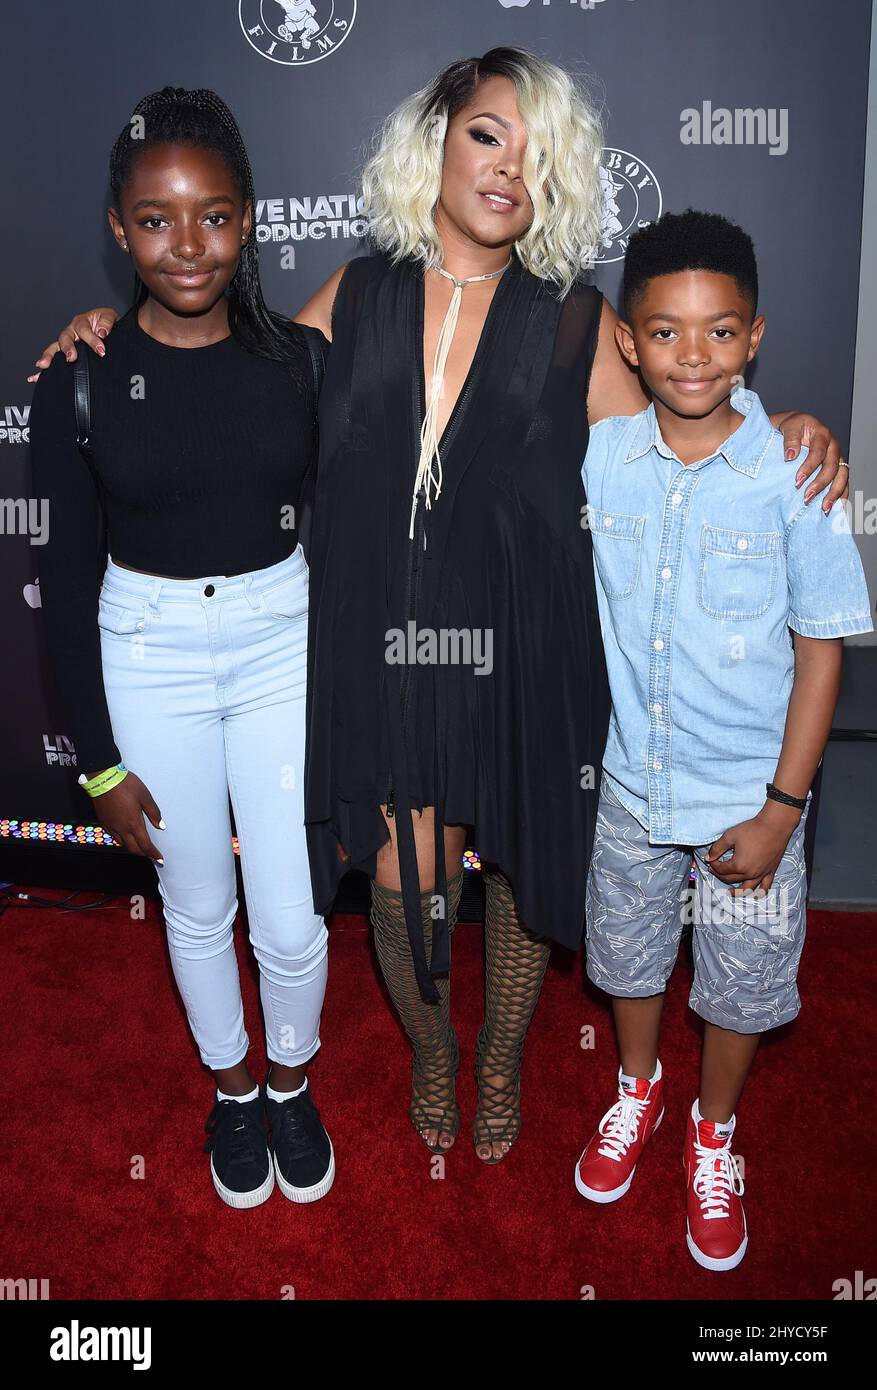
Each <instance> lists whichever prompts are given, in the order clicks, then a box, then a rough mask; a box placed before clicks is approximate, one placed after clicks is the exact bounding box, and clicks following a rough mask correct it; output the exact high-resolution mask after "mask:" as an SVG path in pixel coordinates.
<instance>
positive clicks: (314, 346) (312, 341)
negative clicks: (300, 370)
mask: <svg viewBox="0 0 877 1390" xmlns="http://www.w3.org/2000/svg"><path fill="white" fill-rule="evenodd" d="M298 327H299V328H300V329H301V331H302V332H303V333H304V335H305V342H306V343H307V345H308V353H309V354H310V359H311V371H312V372H313V375H314V399H315V400H319V398H320V391H321V390H322V387H323V377H324V376H325V375H326V340H325V338H324V337H323V335H322V333H321V332H320V330H319V329H318V328H311V326H310V324H308V323H300V324H299V325H298Z"/></svg>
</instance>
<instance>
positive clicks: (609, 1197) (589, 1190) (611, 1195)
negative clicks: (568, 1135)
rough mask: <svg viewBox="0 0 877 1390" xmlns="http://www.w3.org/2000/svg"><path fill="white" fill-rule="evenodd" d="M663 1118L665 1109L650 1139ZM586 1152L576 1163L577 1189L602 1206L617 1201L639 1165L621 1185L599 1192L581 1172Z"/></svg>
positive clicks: (589, 1199) (634, 1166) (584, 1151)
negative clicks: (584, 1179) (585, 1179)
mask: <svg viewBox="0 0 877 1390" xmlns="http://www.w3.org/2000/svg"><path fill="white" fill-rule="evenodd" d="M663 1118H664V1111H663V1110H662V1111H661V1113H660V1115H659V1116H658V1118H657V1120H656V1121H655V1128H654V1129H653V1130H652V1133H651V1134H650V1135H649V1138H650V1139H651V1138H652V1136H653V1135H655V1134H657V1132H658V1130H659V1129H660V1128H661V1121H662V1120H663ZM586 1153H587V1149H586V1148H585V1149H583V1150H582V1152H581V1153H580V1154H579V1161H578V1163H577V1164H576V1171H575V1180H576V1190H577V1191H578V1192H580V1193H581V1194H582V1196H583V1197H587V1199H588V1201H589V1202H599V1203H600V1205H601V1206H605V1205H606V1204H607V1203H608V1202H617V1201H618V1199H619V1197H623V1196H624V1194H625V1192H627V1190H628V1188H629V1187H630V1184H631V1183H632V1182H633V1175H634V1173H635V1172H636V1170H637V1167H638V1165H637V1164H636V1163H635V1164H634V1165H633V1167H632V1168H631V1170H630V1173H629V1174H628V1176H627V1179H626V1181H625V1182H623V1183H622V1184H621V1186H620V1187H613V1188H612V1189H611V1191H609V1192H599V1191H598V1190H597V1189H596V1188H595V1187H588V1185H587V1184H586V1183H585V1182H583V1181H582V1177H581V1174H580V1173H579V1165H580V1164H581V1161H582V1159H583V1158H584V1156H585V1154H586Z"/></svg>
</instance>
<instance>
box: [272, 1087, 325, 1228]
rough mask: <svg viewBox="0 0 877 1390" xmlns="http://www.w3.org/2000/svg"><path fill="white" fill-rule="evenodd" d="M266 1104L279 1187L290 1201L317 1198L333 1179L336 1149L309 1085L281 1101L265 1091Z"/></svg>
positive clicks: (314, 1200) (316, 1200)
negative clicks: (333, 1146)
mask: <svg viewBox="0 0 877 1390" xmlns="http://www.w3.org/2000/svg"><path fill="white" fill-rule="evenodd" d="M265 1104H266V1106H267V1109H268V1119H269V1120H270V1122H271V1149H272V1152H273V1154H274V1169H275V1172H276V1173H277V1181H278V1183H279V1184H280V1191H281V1192H282V1193H283V1195H284V1197H288V1198H289V1200H290V1201H291V1202H318V1201H319V1200H320V1198H321V1197H325V1195H326V1193H327V1192H328V1191H329V1188H330V1187H331V1186H332V1184H333V1182H334V1181H335V1153H334V1150H333V1148H332V1140H331V1139H330V1138H329V1136H328V1134H327V1133H326V1131H325V1129H324V1128H323V1125H322V1122H321V1120H320V1114H319V1111H318V1110H317V1107H316V1106H315V1105H314V1102H313V1100H312V1099H311V1092H310V1087H309V1086H308V1087H307V1088H306V1089H305V1090H304V1091H302V1093H301V1095H300V1096H290V1098H289V1100H284V1101H277V1100H272V1099H271V1097H270V1096H269V1095H267V1094H266V1095H265Z"/></svg>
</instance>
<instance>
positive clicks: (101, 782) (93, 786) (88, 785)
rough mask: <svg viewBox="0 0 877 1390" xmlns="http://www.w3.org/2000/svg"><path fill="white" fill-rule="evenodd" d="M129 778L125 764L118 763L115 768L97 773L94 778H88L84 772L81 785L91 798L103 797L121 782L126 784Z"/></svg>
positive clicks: (80, 781) (80, 780) (80, 779)
mask: <svg viewBox="0 0 877 1390" xmlns="http://www.w3.org/2000/svg"><path fill="white" fill-rule="evenodd" d="M127 776H128V769H127V768H126V766H125V764H124V763H118V764H117V765H116V766H115V767H107V768H104V770H103V772H98V773H95V775H94V777H91V778H88V777H86V775H85V773H84V772H83V773H82V774H81V776H80V777H79V779H78V780H79V785H80V786H81V787H82V789H83V791H86V792H88V795H89V796H103V794H104V792H108V791H111V790H112V788H113V787H117V786H118V785H119V783H120V782H124V780H125V778H126V777H127Z"/></svg>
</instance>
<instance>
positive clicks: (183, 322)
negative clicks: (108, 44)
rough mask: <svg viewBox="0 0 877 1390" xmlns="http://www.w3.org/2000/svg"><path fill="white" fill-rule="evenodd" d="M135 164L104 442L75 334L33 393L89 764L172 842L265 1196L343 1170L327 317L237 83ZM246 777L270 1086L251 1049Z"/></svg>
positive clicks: (314, 1195) (196, 981) (99, 388)
mask: <svg viewBox="0 0 877 1390" xmlns="http://www.w3.org/2000/svg"><path fill="white" fill-rule="evenodd" d="M110 181H111V187H112V194H113V206H112V207H111V208H110V210H109V221H110V226H111V228H112V232H113V235H114V237H115V239H116V242H117V243H118V245H119V247H120V248H121V250H122V252H124V253H125V254H126V255H128V256H130V258H131V260H132V262H133V265H134V270H135V298H134V305H133V307H132V308H131V309H130V310H129V311H128V313H127V314H125V315H124V316H123V318H122V319H121V320H120V322H119V325H118V328H117V330H116V333H115V335H114V338H113V351H112V354H110V355H107V356H106V357H104V358H102V359H101V360H94V359H92V360H91V362H90V378H91V393H92V400H91V415H92V441H91V442H92V450H91V458H90V466H89V465H87V464H86V461H85V460H84V459H83V457H82V455H81V454H80V452H79V450H78V449H77V445H76V437H75V419H74V408H73V402H74V381H73V368H72V367H71V366H70V365H68V363H67V362H65V360H64V357H63V356H62V355H59V356H58V357H57V358H56V359H55V361H54V362H53V363H52V366H51V367H50V368H49V370H48V371H47V372H45V373H44V374H43V375H42V377H41V379H40V381H39V383H38V385H37V388H36V391H35V393H34V400H33V407H32V412H31V429H32V434H31V457H32V466H33V492H34V495H35V496H38V497H42V498H46V499H47V500H48V504H49V527H50V539H49V543H48V545H46V546H45V548H43V549H42V550H41V552H40V555H41V560H40V580H41V592H42V596H43V611H44V614H45V619H44V620H45V625H46V632H47V637H48V642H49V647H50V652H51V656H52V659H53V663H54V667H55V671H56V675H57V679H58V683H59V686H60V690H61V693H62V696H63V698H64V700H65V702H66V704H67V707H68V711H69V719H70V726H71V728H72V730H73V733H74V739H75V743H76V749H77V755H78V765H79V768H80V769H81V771H82V775H81V776H80V779H79V780H80V782H82V783H83V785H84V787H85V790H86V791H87V792H88V793H89V794H90V795H91V796H93V798H94V801H95V812H96V815H97V816H98V817H99V819H100V821H101V824H102V825H104V826H105V827H106V828H107V829H108V830H110V831H111V833H112V834H113V836H114V838H115V839H116V840H117V841H118V842H120V843H122V844H124V845H125V846H126V847H127V848H128V849H129V850H131V851H132V852H134V853H140V854H145V855H147V856H148V857H150V858H151V859H153V860H154V861H155V863H156V866H157V872H158V880H159V886H160V891H161V896H162V900H163V904H164V916H165V921H166V924H167V935H168V943H169V947H170V956H171V961H172V965H173V970H174V975H175V977H176V980H177V984H178V986H179V989H180V993H181V995H182V998H183V1002H184V1004H185V1008H186V1013H187V1015H188V1019H189V1024H190V1026H191V1029H192V1032H193V1034H194V1037H195V1041H196V1043H197V1045H198V1049H199V1052H200V1055H201V1059H202V1061H203V1062H204V1064H205V1065H206V1066H207V1067H209V1068H210V1069H211V1070H212V1072H213V1074H214V1076H215V1078H216V1086H217V1089H216V1103H215V1105H214V1106H213V1108H212V1111H211V1113H210V1117H209V1120H208V1125H207V1128H208V1131H209V1136H210V1137H209V1139H208V1142H207V1145H206V1148H207V1149H208V1150H209V1151H210V1152H211V1173H212V1176H213V1182H214V1185H215V1188H216V1191H217V1192H218V1194H219V1196H220V1197H221V1198H222V1200H223V1201H224V1202H226V1203H228V1204H229V1205H230V1206H233V1207H253V1206H257V1205H258V1204H259V1203H261V1202H264V1201H266V1200H267V1198H268V1197H269V1195H270V1193H271V1191H272V1188H273V1186H274V1181H275V1175H276V1178H277V1181H278V1183H279V1185H280V1188H281V1190H282V1192H283V1193H284V1195H285V1196H286V1197H288V1198H289V1199H290V1200H292V1201H294V1202H312V1201H316V1200H317V1199H318V1198H320V1197H323V1196H325V1194H326V1193H327V1192H328V1191H329V1188H330V1187H331V1186H332V1182H333V1179H334V1173H335V1165H334V1157H333V1152H332V1145H331V1142H330V1140H329V1136H328V1135H327V1133H326V1131H325V1129H324V1128H323V1125H322V1124H321V1122H320V1118H319V1114H318V1112H317V1109H316V1107H315V1105H314V1103H313V1099H312V1097H311V1095H310V1092H309V1089H308V1081H307V1077H306V1070H307V1064H308V1062H309V1061H310V1059H311V1058H312V1057H313V1056H314V1054H315V1052H316V1051H317V1049H318V1048H319V1046H320V1040H319V1023H320V1010H321V1007H322V1003H323V995H324V991H325V985H326V945H327V943H326V938H327V932H326V927H325V924H324V922H323V920H322V918H321V917H320V916H319V915H317V914H316V913H315V912H314V910H313V904H312V900H311V889H310V880H309V876H308V862H307V851H306V845H305V832H304V820H303V806H302V782H303V762H304V734H305V677H306V658H307V606H308V567H307V564H306V561H305V558H304V555H303V552H302V549H301V546H300V544H299V543H298V538H297V534H296V529H295V508H296V505H297V503H298V500H299V493H300V490H301V486H302V481H303V479H304V476H305V473H306V470H307V469H308V467H309V465H310V463H311V459H312V455H313V451H314V448H315V442H316V432H315V414H314V374H313V369H312V366H311V356H310V352H309V348H308V344H307V341H306V333H308V332H311V333H313V330H303V329H301V328H300V327H298V326H297V325H294V324H291V323H289V322H286V321H284V320H282V319H281V318H279V317H278V316H277V315H275V314H272V313H271V312H270V310H268V309H267V308H266V306H265V303H264V300H263V298H262V291H261V287H260V284H259V271H258V262H257V250H256V243H255V234H254V226H253V206H254V204H253V183H252V176H251V173H250V165H249V161H248V159H247V155H246V151H245V149H244V146H243V143H242V140H241V136H240V133H239V131H238V128H237V125H236V124H235V121H234V119H233V117H232V115H231V113H230V112H229V110H228V108H227V107H226V106H225V104H224V103H223V102H222V101H220V99H219V98H218V97H217V96H216V95H215V94H214V93H213V92H210V91H206V90H197V91H185V90H183V89H174V88H170V87H166V88H164V89H163V90H162V91H160V92H155V93H153V94H152V95H151V96H148V97H146V98H145V99H144V100H143V101H141V102H140V103H139V105H138V106H137V107H136V109H135V111H134V113H133V115H132V117H131V121H130V123H129V124H127V125H126V126H125V127H124V129H123V130H122V133H121V134H120V135H119V138H118V139H117V141H116V143H115V145H114V147H113V152H112V158H111V163H110ZM99 508H100V509H101V510H102V511H103V515H104V519H105V523H106V528H107V530H106V534H107V540H108V546H109V559H108V563H107V565H106V570H105V572H104V574H103V575H101V574H100V572H99V561H98V545H97V537H98V529H97V520H98V516H99ZM229 796H230V797H231V803H232V806H233V809H234V817H235V822H236V826H237V830H238V837H239V841H240V849H241V862H242V868H243V876H244V884H245V888H246V899H247V909H248V920H249V931H250V940H251V942H252V943H253V947H254V949H255V954H256V958H257V960H258V963H259V974H260V984H261V997H262V1006H263V1010H264V1015H265V1029H266V1043H267V1052H268V1057H269V1059H270V1062H271V1069H270V1072H269V1075H268V1077H267V1078H266V1083H265V1086H264V1088H260V1087H259V1086H258V1085H257V1083H256V1081H255V1080H254V1078H253V1076H252V1074H251V1072H250V1070H249V1067H248V1065H247V1060H246V1059H247V1052H248V1050H249V1041H248V1037H247V1033H246V1030H245V1027H244V1018H243V1008H242V1003H241V991H240V985H239V980H238V969H237V962H236V958H235V952H234V944H233V939H232V928H233V923H234V920H235V914H236V912H237V898H236V880H235V865H234V854H233V850H232V837H231V823H230V818H229V811H228V800H229ZM144 817H145V818H146V820H148V821H149V822H150V824H151V825H152V826H153V827H154V828H155V835H154V837H153V836H151V835H150V833H149V831H148V829H147V826H146V820H144ZM156 841H157V842H158V843H156ZM269 1125H270V1136H269Z"/></svg>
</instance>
